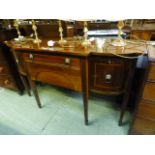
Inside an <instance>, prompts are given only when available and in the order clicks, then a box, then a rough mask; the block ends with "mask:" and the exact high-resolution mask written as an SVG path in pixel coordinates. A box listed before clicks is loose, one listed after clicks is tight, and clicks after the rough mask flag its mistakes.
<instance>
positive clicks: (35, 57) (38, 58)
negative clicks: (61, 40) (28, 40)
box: [24, 53, 80, 68]
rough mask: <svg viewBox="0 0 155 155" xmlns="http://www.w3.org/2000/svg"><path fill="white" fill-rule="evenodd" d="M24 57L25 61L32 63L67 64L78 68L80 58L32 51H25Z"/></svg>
mask: <svg viewBox="0 0 155 155" xmlns="http://www.w3.org/2000/svg"><path fill="white" fill-rule="evenodd" d="M24 58H25V60H26V61H33V63H39V62H41V63H45V64H55V65H67V66H71V67H75V68H80V59H78V58H72V57H66V56H55V55H42V54H32V53H25V54H24Z"/></svg>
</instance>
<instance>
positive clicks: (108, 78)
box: [104, 74, 112, 83]
mask: <svg viewBox="0 0 155 155" xmlns="http://www.w3.org/2000/svg"><path fill="white" fill-rule="evenodd" d="M104 80H105V83H111V80H112V75H111V74H106V75H105V78H104Z"/></svg>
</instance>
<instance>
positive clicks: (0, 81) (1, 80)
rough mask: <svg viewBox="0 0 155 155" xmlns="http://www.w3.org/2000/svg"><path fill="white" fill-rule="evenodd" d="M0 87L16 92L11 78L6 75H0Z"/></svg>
mask: <svg viewBox="0 0 155 155" xmlns="http://www.w3.org/2000/svg"><path fill="white" fill-rule="evenodd" d="M0 86H1V87H6V88H10V89H15V90H16V85H15V83H14V82H13V80H12V78H11V77H10V76H7V75H0Z"/></svg>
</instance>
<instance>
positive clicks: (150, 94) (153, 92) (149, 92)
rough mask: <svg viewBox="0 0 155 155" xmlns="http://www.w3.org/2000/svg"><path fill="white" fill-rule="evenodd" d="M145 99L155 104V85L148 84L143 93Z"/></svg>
mask: <svg viewBox="0 0 155 155" xmlns="http://www.w3.org/2000/svg"><path fill="white" fill-rule="evenodd" d="M143 99H146V100H150V101H153V102H155V83H151V82H146V84H145V87H144V91H143Z"/></svg>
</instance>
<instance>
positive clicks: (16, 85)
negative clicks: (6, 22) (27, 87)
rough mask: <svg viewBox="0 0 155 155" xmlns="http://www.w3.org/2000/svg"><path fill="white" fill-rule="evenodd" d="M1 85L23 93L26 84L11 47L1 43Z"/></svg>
mask: <svg viewBox="0 0 155 155" xmlns="http://www.w3.org/2000/svg"><path fill="white" fill-rule="evenodd" d="M0 86H1V87H5V88H9V89H12V90H16V91H18V93H19V94H23V90H24V86H23V84H22V81H21V79H20V76H19V72H18V69H17V66H16V63H15V61H14V57H13V55H12V53H11V52H10V49H9V48H8V47H7V46H6V45H4V44H2V43H0Z"/></svg>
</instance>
